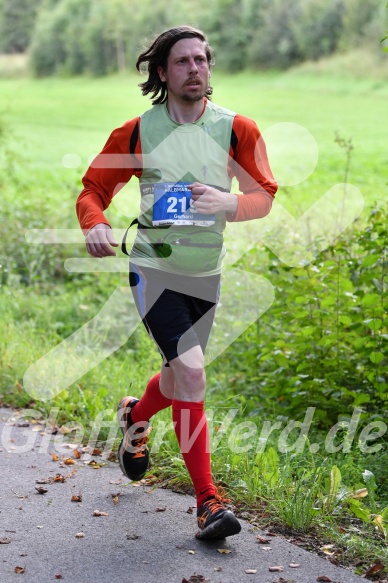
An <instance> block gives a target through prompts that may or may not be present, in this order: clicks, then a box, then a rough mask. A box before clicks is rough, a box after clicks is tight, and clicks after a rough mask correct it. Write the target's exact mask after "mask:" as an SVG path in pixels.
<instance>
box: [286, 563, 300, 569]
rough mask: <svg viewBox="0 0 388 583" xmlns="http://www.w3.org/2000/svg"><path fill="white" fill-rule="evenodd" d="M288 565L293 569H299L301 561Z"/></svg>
mask: <svg viewBox="0 0 388 583" xmlns="http://www.w3.org/2000/svg"><path fill="white" fill-rule="evenodd" d="M288 566H289V567H291V569H297V568H298V567H300V563H290V564H289V565H288Z"/></svg>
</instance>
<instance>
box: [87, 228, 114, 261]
mask: <svg viewBox="0 0 388 583" xmlns="http://www.w3.org/2000/svg"><path fill="white" fill-rule="evenodd" d="M85 243H86V249H87V250H88V253H90V255H93V257H108V256H110V255H116V253H115V252H114V251H113V249H112V247H118V246H119V244H118V243H116V241H115V239H114V237H113V233H112V229H111V228H110V226H109V225H106V224H105V223H98V225H94V227H92V228H91V229H90V231H88V232H87V233H86V235H85Z"/></svg>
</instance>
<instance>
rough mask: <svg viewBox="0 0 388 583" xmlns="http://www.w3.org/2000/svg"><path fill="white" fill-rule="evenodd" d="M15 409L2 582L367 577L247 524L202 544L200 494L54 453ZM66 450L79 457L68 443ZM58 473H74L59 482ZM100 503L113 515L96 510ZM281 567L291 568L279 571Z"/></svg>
mask: <svg viewBox="0 0 388 583" xmlns="http://www.w3.org/2000/svg"><path fill="white" fill-rule="evenodd" d="M10 415H11V412H10V411H9V410H6V409H0V436H1V442H0V541H1V542H2V544H0V583H13V582H14V581H18V582H20V581H24V582H26V583H27V582H28V583H49V582H53V581H56V580H60V579H63V581H67V582H69V583H182V581H183V582H184V581H185V580H186V581H187V582H190V583H202V582H205V581H206V582H207V583H240V581H243V582H245V581H246V582H247V583H249V582H256V583H272V582H276V583H282V582H295V583H314V582H315V581H317V578H318V577H319V576H323V575H324V576H326V577H328V578H329V579H330V580H331V581H333V582H337V583H358V582H361V581H365V579H362V578H361V577H358V576H356V575H354V574H353V573H352V572H351V571H349V570H347V569H341V568H338V567H336V566H334V565H332V564H331V563H330V562H329V561H327V560H325V559H322V558H319V557H317V556H315V555H312V554H310V553H308V552H306V551H304V550H303V549H300V548H298V547H296V546H294V545H292V544H290V543H288V542H287V541H285V540H284V539H282V538H281V537H272V538H271V539H270V543H268V544H259V543H258V542H257V540H256V535H257V534H258V531H255V530H253V528H252V527H251V526H250V525H249V524H248V523H246V522H243V528H242V532H241V534H239V535H237V536H235V537H230V538H228V539H225V540H223V541H218V542H212V543H204V542H202V543H201V542H200V541H197V540H196V539H195V538H194V533H195V531H196V521H195V513H193V514H192V513H190V512H188V510H190V509H192V507H193V506H194V504H195V501H194V498H192V497H191V496H187V495H180V494H177V493H174V492H172V491H169V490H164V489H160V488H152V487H151V486H149V485H144V484H143V485H134V484H131V482H129V481H128V480H127V479H125V478H124V477H123V475H122V473H121V471H120V469H119V466H118V464H117V463H114V462H107V463H106V465H104V466H103V467H101V468H100V469H94V466H93V465H89V464H87V463H85V462H86V461H87V460H86V459H85V454H83V456H82V457H81V458H80V459H78V460H75V459H74V461H75V463H74V464H73V465H69V466H68V465H66V464H64V463H63V461H61V456H60V459H59V460H58V461H53V458H52V455H51V453H50V448H51V449H52V444H51V445H50V448H49V450H48V451H47V447H43V448H42V447H41V444H42V443H44V441H43V442H42V440H45V439H47V436H44V435H43V436H42V435H41V432H42V431H39V426H37V425H31V424H30V426H29V427H20V426H17V425H15V420H14V419H13V418H12V417H10ZM19 424H20V422H19ZM29 439H30V440H31V442H30V445H28V440H29ZM22 449H24V450H26V451H24V452H22V451H21V450H22ZM42 450H43V451H42ZM61 451H62V456H63V459H65V458H68V457H71V458H74V451H73V450H71V449H69V448H68V447H67V448H62V450H61ZM93 459H94V460H96V461H97V462H98V461H99V460H100V459H101V458H98V457H95V458H93ZM57 474H60V475H62V476H63V478H64V480H65V481H54V477H55V476H56V475H57ZM37 481H39V482H43V483H41V484H38V483H37ZM37 487H42V488H45V489H47V492H46V493H45V494H39V493H38V492H37V490H36V488H37ZM73 496H81V497H82V502H74V501H72V500H71V498H72V497H73ZM96 510H98V511H100V512H106V513H107V514H108V515H107V516H105V515H103V516H94V515H93V514H94V512H95V511H96ZM79 533H82V535H80V534H79ZM77 534H78V535H79V537H80V538H78V537H77ZM259 534H260V533H259ZM261 534H263V533H261ZM4 539H5V540H4ZM7 540H8V541H10V542H9V543H7ZM220 550H222V551H227V552H222V553H220V552H219V551H220ZM291 564H297V565H299V566H298V567H291V566H290V565H291ZM274 566H281V567H283V570H282V571H279V572H271V571H270V570H269V568H270V567H274ZM17 567H20V568H22V569H24V572H22V573H19V574H17V573H16V572H15V568H17ZM248 570H252V571H256V572H254V573H247V572H246V571H248ZM195 575H196V577H195Z"/></svg>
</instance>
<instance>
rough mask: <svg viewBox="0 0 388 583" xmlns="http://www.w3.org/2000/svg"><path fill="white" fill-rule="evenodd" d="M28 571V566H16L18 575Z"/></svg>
mask: <svg viewBox="0 0 388 583" xmlns="http://www.w3.org/2000/svg"><path fill="white" fill-rule="evenodd" d="M25 572H26V568H25V567H15V573H17V574H18V575H22V573H25Z"/></svg>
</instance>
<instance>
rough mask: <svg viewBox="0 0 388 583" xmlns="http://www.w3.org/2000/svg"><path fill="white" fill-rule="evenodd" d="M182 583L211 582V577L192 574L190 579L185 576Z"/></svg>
mask: <svg viewBox="0 0 388 583" xmlns="http://www.w3.org/2000/svg"><path fill="white" fill-rule="evenodd" d="M182 583H210V579H206V577H204V576H203V575H196V574H195V573H194V575H191V577H190V579H186V577H183V579H182Z"/></svg>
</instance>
